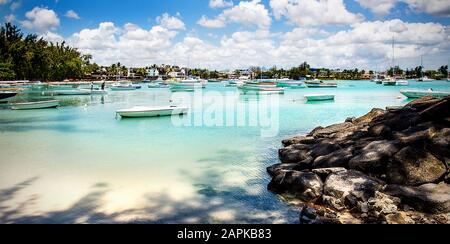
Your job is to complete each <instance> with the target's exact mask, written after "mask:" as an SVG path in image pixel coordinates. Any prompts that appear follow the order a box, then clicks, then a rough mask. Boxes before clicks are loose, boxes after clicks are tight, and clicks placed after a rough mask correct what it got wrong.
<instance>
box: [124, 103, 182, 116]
mask: <svg viewBox="0 0 450 244" xmlns="http://www.w3.org/2000/svg"><path fill="white" fill-rule="evenodd" d="M188 110H189V109H188V108H187V107H177V106H165V107H134V108H130V109H123V110H118V111H116V113H117V114H118V115H120V116H121V117H122V118H142V117H161V116H172V115H181V114H186V113H187V112H188Z"/></svg>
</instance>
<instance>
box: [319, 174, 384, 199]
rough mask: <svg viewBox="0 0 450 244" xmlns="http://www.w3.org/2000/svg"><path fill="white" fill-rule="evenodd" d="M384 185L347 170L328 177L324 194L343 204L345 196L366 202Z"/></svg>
mask: <svg viewBox="0 0 450 244" xmlns="http://www.w3.org/2000/svg"><path fill="white" fill-rule="evenodd" d="M383 186H384V183H383V182H382V181H380V180H377V179H376V178H372V177H369V176H367V175H365V174H363V173H361V172H359V171H355V170H347V171H341V172H337V173H334V174H331V175H329V176H328V178H327V180H326V181H325V185H324V194H325V195H328V196H331V197H334V198H336V199H339V200H340V201H341V202H342V203H344V202H345V199H346V197H347V196H349V195H352V196H354V197H356V198H358V199H360V200H363V201H364V200H365V201H367V200H368V199H369V198H370V197H373V196H374V194H375V191H380V190H381V189H382V188H383Z"/></svg>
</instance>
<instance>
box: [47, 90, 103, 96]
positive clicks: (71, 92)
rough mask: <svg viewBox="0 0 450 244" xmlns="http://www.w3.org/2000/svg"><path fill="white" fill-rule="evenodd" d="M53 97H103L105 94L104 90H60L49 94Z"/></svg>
mask: <svg viewBox="0 0 450 244" xmlns="http://www.w3.org/2000/svg"><path fill="white" fill-rule="evenodd" d="M50 93H51V94H52V95H54V96H84V95H104V94H106V93H107V91H105V90H90V89H72V90H60V91H53V92H50Z"/></svg>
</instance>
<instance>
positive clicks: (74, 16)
mask: <svg viewBox="0 0 450 244" xmlns="http://www.w3.org/2000/svg"><path fill="white" fill-rule="evenodd" d="M65 16H66V17H67V18H72V19H80V16H78V14H77V13H76V12H75V11H73V10H69V11H67V13H66V15H65Z"/></svg>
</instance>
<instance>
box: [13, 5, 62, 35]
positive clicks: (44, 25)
mask: <svg viewBox="0 0 450 244" xmlns="http://www.w3.org/2000/svg"><path fill="white" fill-rule="evenodd" d="M25 17H27V20H24V21H21V22H20V23H21V24H22V26H23V27H25V28H27V29H34V30H37V31H38V32H41V33H43V32H46V31H48V30H53V29H56V28H57V27H58V26H59V18H58V15H57V14H56V13H55V11H53V10H51V9H48V8H41V7H35V8H33V10H31V11H29V12H27V13H26V14H25Z"/></svg>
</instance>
